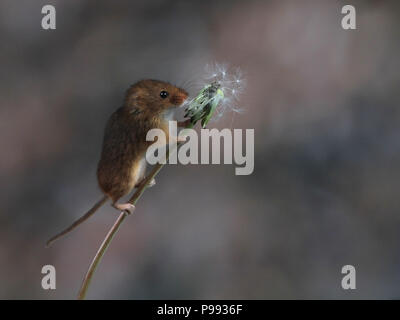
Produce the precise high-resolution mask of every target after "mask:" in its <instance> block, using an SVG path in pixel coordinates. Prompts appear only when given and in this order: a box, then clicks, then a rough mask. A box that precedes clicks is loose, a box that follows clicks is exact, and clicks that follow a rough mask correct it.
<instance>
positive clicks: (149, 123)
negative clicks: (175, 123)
mask: <svg viewBox="0 0 400 320" xmlns="http://www.w3.org/2000/svg"><path fill="white" fill-rule="evenodd" d="M163 91H164V92H167V93H168V96H167V97H166V98H162V97H161V96H160V93H161V92H163ZM186 98H187V92H186V91H184V90H183V89H180V88H177V87H175V86H173V85H171V84H169V83H166V82H162V81H157V80H142V81H139V82H138V83H136V84H134V85H133V86H131V87H130V88H129V89H128V91H127V93H126V97H125V102H124V105H123V106H122V107H121V108H119V109H118V110H116V111H115V112H114V113H113V114H112V115H111V117H110V119H109V120H108V122H107V126H106V129H105V133H104V140H103V150H102V152H101V158H100V161H99V164H98V167H97V178H98V182H99V186H100V188H101V190H102V191H103V192H104V194H106V195H107V196H109V197H110V198H111V199H112V201H113V204H115V203H116V202H117V201H118V199H120V198H121V197H122V196H124V195H126V194H127V193H129V192H130V191H131V190H132V189H133V188H134V187H135V186H137V185H138V183H140V182H141V180H142V179H143V178H144V174H145V167H146V161H145V159H144V157H145V153H146V150H147V148H148V147H149V146H150V144H152V143H153V142H151V141H146V134H147V132H148V131H149V130H151V129H155V128H159V129H162V130H163V131H164V132H165V134H166V137H167V138H168V119H167V117H168V113H169V112H168V111H169V109H171V108H174V107H177V106H179V105H181V104H182V103H183V102H184V100H185V99H186ZM119 209H121V208H119Z"/></svg>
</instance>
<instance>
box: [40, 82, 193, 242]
mask: <svg viewBox="0 0 400 320" xmlns="http://www.w3.org/2000/svg"><path fill="white" fill-rule="evenodd" d="M187 96H188V94H187V92H186V91H185V90H183V89H181V88H178V87H175V86H173V85H172V84H169V83H167V82H163V81H158V80H141V81H139V82H137V83H135V84H134V85H132V86H131V87H130V88H129V89H128V90H127V92H126V95H125V100H124V104H123V106H122V107H120V108H119V109H117V110H116V111H115V112H114V113H113V114H112V115H111V116H110V118H109V120H108V122H107V125H106V128H105V131H104V138H103V147H102V152H101V157H100V161H99V163H98V166H97V180H98V183H99V186H100V189H101V190H102V191H103V193H104V197H103V198H102V199H101V200H100V201H98V202H97V203H96V204H95V205H94V206H93V207H92V208H91V209H90V210H89V211H88V212H87V213H86V214H85V215H83V216H82V217H81V218H79V219H78V220H77V221H75V222H74V223H73V224H72V225H71V226H70V227H68V228H67V229H65V230H64V231H62V232H61V233H59V234H57V235H56V236H54V237H53V238H51V239H50V240H49V241H48V242H47V245H50V244H51V243H52V242H53V241H55V240H56V239H58V238H60V237H61V236H62V235H64V234H66V233H68V232H70V231H71V230H73V229H74V228H75V227H76V226H78V225H79V224H81V223H82V222H83V221H85V220H86V219H88V218H89V217H90V216H91V215H92V214H94V213H95V212H96V211H97V209H98V208H100V207H101V206H102V205H103V204H104V203H105V202H106V201H107V200H108V199H109V198H111V200H112V204H113V206H114V207H115V208H117V209H118V210H121V211H128V212H129V213H130V212H131V211H132V210H133V209H134V206H133V205H131V204H129V203H125V204H117V201H118V200H119V199H120V198H121V197H123V196H124V195H126V194H128V193H129V192H130V191H131V190H132V189H133V188H134V187H138V186H139V185H140V183H141V182H142V181H143V179H144V176H145V171H146V160H145V153H146V150H147V148H148V147H149V146H150V145H151V144H152V143H153V142H152V141H146V135H147V132H148V131H149V130H151V129H155V128H159V129H161V130H163V131H164V133H165V135H166V137H167V141H168V137H169V130H168V121H169V120H170V119H169V116H170V115H171V111H172V110H173V109H174V108H176V107H178V106H180V105H181V104H182V103H183V102H184V101H185V99H186V98H187ZM185 124H186V122H180V123H178V125H180V126H184V125H185Z"/></svg>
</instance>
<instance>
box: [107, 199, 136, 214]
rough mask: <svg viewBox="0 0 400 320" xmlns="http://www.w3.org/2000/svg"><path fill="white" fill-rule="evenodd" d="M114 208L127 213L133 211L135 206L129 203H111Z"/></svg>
mask: <svg viewBox="0 0 400 320" xmlns="http://www.w3.org/2000/svg"><path fill="white" fill-rule="evenodd" d="M112 206H113V207H114V208H115V209H117V210H119V211H124V212H126V213H128V214H131V213H133V211H135V206H134V205H133V204H131V203H129V202H128V203H113V205H112Z"/></svg>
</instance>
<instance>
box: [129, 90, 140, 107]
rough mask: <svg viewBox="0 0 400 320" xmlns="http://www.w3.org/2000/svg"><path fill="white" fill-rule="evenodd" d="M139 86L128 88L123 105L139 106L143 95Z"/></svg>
mask: <svg viewBox="0 0 400 320" xmlns="http://www.w3.org/2000/svg"><path fill="white" fill-rule="evenodd" d="M141 91H142V90H141V89H140V88H130V89H129V90H128V91H127V92H126V96H125V105H126V106H128V107H133V108H136V107H140V106H141V105H142V103H143V96H142V93H141Z"/></svg>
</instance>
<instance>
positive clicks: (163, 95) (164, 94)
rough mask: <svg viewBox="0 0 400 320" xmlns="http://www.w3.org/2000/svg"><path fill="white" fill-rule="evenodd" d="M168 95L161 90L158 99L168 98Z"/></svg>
mask: <svg viewBox="0 0 400 320" xmlns="http://www.w3.org/2000/svg"><path fill="white" fill-rule="evenodd" d="M168 95H169V93H168V92H167V91H164V90H163V91H161V92H160V97H161V98H163V99H165V98H166V97H168Z"/></svg>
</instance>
